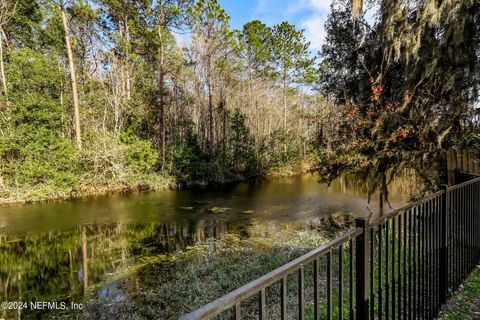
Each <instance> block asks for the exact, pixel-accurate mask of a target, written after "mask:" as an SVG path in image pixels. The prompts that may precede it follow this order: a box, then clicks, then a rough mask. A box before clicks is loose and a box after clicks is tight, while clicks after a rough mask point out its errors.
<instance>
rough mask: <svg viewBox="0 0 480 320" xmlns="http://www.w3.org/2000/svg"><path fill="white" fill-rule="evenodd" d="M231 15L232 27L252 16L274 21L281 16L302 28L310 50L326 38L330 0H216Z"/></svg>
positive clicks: (314, 48) (269, 21)
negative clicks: (325, 25)
mask: <svg viewBox="0 0 480 320" xmlns="http://www.w3.org/2000/svg"><path fill="white" fill-rule="evenodd" d="M219 3H220V4H221V6H222V7H223V8H224V9H225V11H226V12H227V13H228V15H229V16H230V17H231V22H230V24H231V26H232V28H236V29H241V28H242V26H243V24H244V23H246V22H248V21H251V20H255V19H258V20H261V21H263V22H264V23H266V24H268V25H273V24H276V23H279V22H282V21H284V20H287V21H288V22H290V23H293V24H295V25H296V26H297V28H301V29H305V36H306V38H307V40H308V41H310V43H311V47H312V50H313V51H318V50H320V48H321V45H322V43H323V40H324V38H325V32H324V28H323V25H324V23H325V20H326V18H327V15H328V13H329V11H330V3H331V0H219Z"/></svg>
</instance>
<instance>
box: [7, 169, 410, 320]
mask: <svg viewBox="0 0 480 320" xmlns="http://www.w3.org/2000/svg"><path fill="white" fill-rule="evenodd" d="M412 192H413V184H412V183H411V181H409V180H405V179H402V180H400V181H396V182H395V183H394V184H393V185H392V186H391V188H390V202H391V204H392V206H393V207H399V206H401V205H402V204H404V203H405V202H406V201H408V199H409V196H410V194H411V193H412ZM373 199H378V197H377V196H374V197H373ZM378 207H379V205H378V202H376V201H375V200H373V201H372V202H371V203H370V205H369V204H368V203H367V197H366V190H365V186H363V185H362V184H359V183H358V182H357V181H356V180H355V179H353V178H351V177H350V178H349V177H344V178H342V179H338V180H336V181H334V182H333V183H332V185H331V186H330V187H327V186H326V185H324V184H319V183H318V176H316V175H305V176H299V177H293V178H279V179H272V180H266V181H254V182H244V183H240V184H238V185H236V186H231V187H221V188H215V189H209V190H178V191H164V192H152V193H141V194H133V195H114V196H106V197H98V198H93V199H92V198H90V199H88V198H87V199H76V200H71V201H63V202H51V203H43V204H34V205H28V206H18V207H4V208H0V301H5V300H7V301H31V300H36V301H52V300H62V301H81V299H82V295H83V294H84V293H85V292H87V291H88V292H94V294H95V295H96V296H98V297H100V298H104V297H109V296H112V295H119V293H118V292H116V290H118V289H117V288H116V287H115V286H112V279H115V278H121V277H128V275H129V274H132V273H134V272H135V270H136V269H135V270H132V268H133V267H135V268H138V266H139V265H140V266H141V265H142V263H147V262H148V259H151V258H155V257H159V256H169V255H174V254H176V253H178V252H181V251H184V250H185V249H187V248H192V247H193V248H195V247H196V246H199V245H207V247H212V250H215V249H214V246H215V241H216V239H221V238H223V237H224V236H225V235H228V234H232V233H235V234H238V235H240V237H241V238H248V237H250V236H251V234H250V232H249V230H251V228H252V227H255V230H256V234H257V236H258V235H259V236H260V237H262V234H265V235H266V234H267V233H272V232H274V233H275V232H282V230H285V229H289V230H292V229H293V230H314V229H316V228H317V227H318V225H319V224H320V219H321V217H322V216H325V215H328V214H335V213H352V214H354V215H368V214H370V212H371V211H373V212H374V214H378ZM87 289H88V290H87ZM119 296H121V295H119ZM3 316H4V317H6V316H9V317H13V316H15V317H16V316H17V314H15V315H12V314H10V313H6V314H4V315H3ZM1 317H2V313H1V310H0V318H1Z"/></svg>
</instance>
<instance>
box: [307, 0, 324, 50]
mask: <svg viewBox="0 0 480 320" xmlns="http://www.w3.org/2000/svg"><path fill="white" fill-rule="evenodd" d="M330 4H331V0H308V8H309V9H310V11H311V14H310V15H308V16H306V17H304V18H303V19H302V20H301V21H300V26H301V27H302V28H304V29H305V37H306V38H307V40H308V41H310V44H311V47H312V50H314V51H315V52H316V51H319V50H321V48H322V45H323V43H324V41H325V37H326V32H325V27H324V26H325V21H327V16H328V13H329V12H330Z"/></svg>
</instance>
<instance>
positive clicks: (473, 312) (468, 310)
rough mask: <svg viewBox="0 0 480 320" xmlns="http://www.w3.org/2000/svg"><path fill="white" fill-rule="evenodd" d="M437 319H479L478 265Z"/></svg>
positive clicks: (479, 276) (479, 283)
mask: <svg viewBox="0 0 480 320" xmlns="http://www.w3.org/2000/svg"><path fill="white" fill-rule="evenodd" d="M438 319H439V320H454V319H462V320H473V319H480V266H478V267H477V268H476V269H475V270H474V271H473V272H472V273H471V274H470V276H469V277H468V278H467V279H466V280H465V281H464V283H463V284H462V286H461V287H460V289H459V290H458V291H457V292H456V293H455V294H454V295H453V297H452V298H451V299H450V301H448V302H447V304H446V305H445V306H444V308H443V311H442V312H441V313H440V315H439V317H438Z"/></svg>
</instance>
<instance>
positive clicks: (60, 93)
mask: <svg viewBox="0 0 480 320" xmlns="http://www.w3.org/2000/svg"><path fill="white" fill-rule="evenodd" d="M437 2H438V1H433V0H430V1H412V2H411V3H410V2H409V1H399V0H396V1H381V0H378V1H373V0H372V1H365V3H363V1H358V0H356V1H353V2H350V1H344V0H335V1H333V3H332V7H331V10H332V11H331V14H330V16H329V19H328V21H327V23H326V26H325V27H326V32H327V39H326V42H325V45H324V46H323V49H322V51H321V52H319V53H315V52H312V50H311V48H310V44H309V43H308V41H307V40H306V39H305V35H304V31H303V30H300V29H299V28H297V27H296V26H294V25H292V24H290V23H289V22H282V23H279V24H277V25H273V26H268V25H266V24H264V23H262V22H261V21H251V22H248V23H246V24H245V25H244V26H243V28H242V30H234V29H232V28H231V27H230V25H229V16H228V14H227V13H226V12H225V11H224V10H223V9H222V8H221V6H220V5H219V4H218V3H217V1H216V0H199V1H192V0H158V1H148V0H137V1H134V0H91V1H87V0H70V1H64V0H3V1H2V2H1V3H0V75H1V84H2V85H1V90H0V92H1V96H0V197H1V198H3V199H7V202H8V201H10V202H14V201H22V200H35V199H44V198H51V197H68V196H71V195H78V194H80V195H81V194H86V193H89V192H91V193H96V192H105V191H109V190H115V189H125V188H127V189H135V188H162V187H165V186H167V185H178V184H187V185H188V184H192V183H209V182H228V181H233V180H236V179H244V178H248V177H255V176H268V175H271V174H282V173H284V174H288V173H290V174H292V173H297V172H301V171H304V170H308V169H312V168H315V169H318V170H319V171H320V173H321V174H322V176H323V177H324V178H325V179H326V180H329V179H331V178H333V177H335V176H338V175H339V174H341V173H343V172H345V171H359V172H361V174H362V175H363V176H364V177H365V178H366V179H369V180H370V181H371V188H372V189H379V188H382V189H385V188H386V185H387V184H388V181H389V180H390V177H387V174H388V175H392V174H395V173H396V172H399V171H401V170H402V169H403V168H415V169H418V170H417V171H418V172H419V173H420V174H421V175H422V176H424V178H425V180H427V181H430V182H431V184H433V183H434V182H438V179H439V176H438V174H436V175H433V176H430V175H429V173H430V172H429V171H425V170H424V169H425V166H427V167H435V166H437V164H438V165H440V162H441V161H440V160H439V159H440V158H441V157H442V156H441V152H443V151H444V150H445V149H446V148H449V147H452V146H455V145H461V146H467V147H472V146H478V141H479V140H480V137H479V134H478V109H476V104H477V101H478V82H479V77H480V75H479V72H480V71H479V64H478V61H479V48H480V45H479V43H480V23H479V19H480V14H479V12H480V10H479V3H478V2H477V1H474V0H469V1H453V0H451V1H443V2H438V3H437ZM372 10H373V11H375V10H377V11H378V12H377V14H376V15H374V18H372V17H371V15H369V14H368V13H369V12H371V11H372ZM379 13H381V14H379ZM368 17H370V18H368ZM438 172H439V171H438V170H437V173H438Z"/></svg>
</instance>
